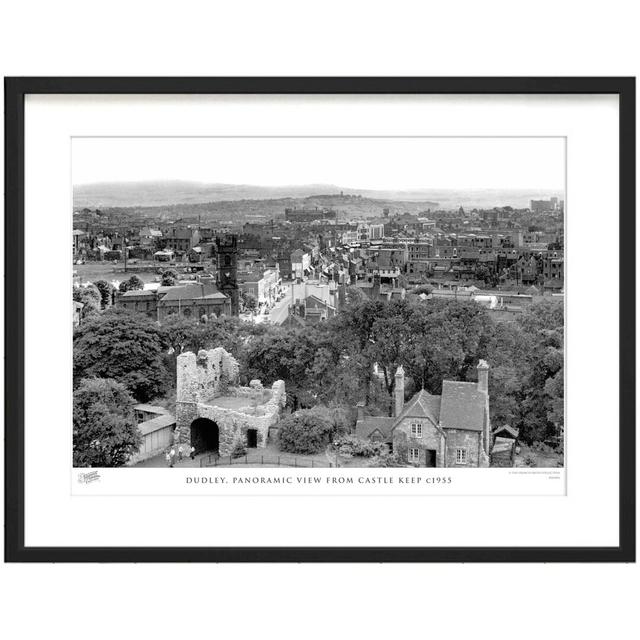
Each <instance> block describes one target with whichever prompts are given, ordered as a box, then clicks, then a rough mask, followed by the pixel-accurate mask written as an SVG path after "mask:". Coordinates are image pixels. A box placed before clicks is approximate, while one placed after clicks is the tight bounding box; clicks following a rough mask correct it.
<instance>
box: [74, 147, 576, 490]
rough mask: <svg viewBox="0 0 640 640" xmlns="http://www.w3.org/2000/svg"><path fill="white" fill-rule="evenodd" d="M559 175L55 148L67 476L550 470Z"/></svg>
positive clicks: (547, 164)
mask: <svg viewBox="0 0 640 640" xmlns="http://www.w3.org/2000/svg"><path fill="white" fill-rule="evenodd" d="M566 163H567V157H566V139H565V138H564V137H561V136H548V137H545V136H529V137H517V136H504V137H483V136H479V137H464V136H463V137H428V136H427V137H420V136H380V137H376V136H362V137H358V136H353V137H350V136H342V137H332V136H316V137H303V136H300V137H298V136H282V137H278V136H272V137H270V136H264V137H250V136H248V137H237V136H236V137H234V136H229V137H82V136H79V137H74V138H73V139H72V141H71V166H72V190H73V198H72V210H71V211H69V220H70V227H71V233H72V256H70V260H71V261H72V263H73V267H72V282H71V283H69V284H70V286H72V291H73V425H69V428H70V429H71V428H72V429H73V438H72V441H73V466H74V467H75V468H84V469H96V468H107V467H134V468H136V469H148V468H161V469H167V470H172V469H177V468H185V469H189V468H197V469H198V470H202V469H209V470H212V469H215V470H216V471H219V470H222V469H234V470H240V469H247V468H253V469H273V468H287V469H292V468H305V469H311V468H313V469H315V468H318V469H320V468H323V469H329V470H335V471H338V470H340V469H344V468H389V467H395V468H403V467H406V468H413V469H420V468H432V469H438V470H441V471H443V472H444V471H446V470H448V469H462V468H471V469H476V470H477V471H476V472H475V473H479V474H480V473H483V472H486V470H489V469H492V468H495V467H499V468H512V469H516V470H517V469H525V470H526V469H558V468H563V467H564V466H565V456H564V454H565V429H564V424H565V415H564V413H565V411H564V406H565V402H564V386H565V385H564V377H565V366H564V362H565V353H564V342H565V314H564V308H565V295H566V294H567V291H566V288H565V286H566V285H565V222H564V221H565V209H566V207H567V203H566V197H565V184H566ZM569 295H570V292H569ZM480 470H483V471H480ZM167 472H168V473H170V472H171V471H167ZM80 477H81V478H87V482H88V481H90V480H91V478H92V476H91V474H90V473H85V474H84V475H82V476H80ZM442 481H443V482H446V476H445V475H443V476H442Z"/></svg>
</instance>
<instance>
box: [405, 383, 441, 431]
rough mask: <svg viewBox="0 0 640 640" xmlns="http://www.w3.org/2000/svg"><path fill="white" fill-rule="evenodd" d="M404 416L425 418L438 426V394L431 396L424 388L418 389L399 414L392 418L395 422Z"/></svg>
mask: <svg viewBox="0 0 640 640" xmlns="http://www.w3.org/2000/svg"><path fill="white" fill-rule="evenodd" d="M405 418H427V419H429V420H431V422H433V424H434V425H435V426H438V423H439V422H440V396H433V395H431V394H430V393H429V392H428V391H425V390H424V389H422V390H421V391H418V393H416V394H415V395H414V396H413V398H411V400H409V402H407V404H405V406H404V408H403V409H402V412H401V413H400V415H399V416H398V417H397V418H394V422H395V423H396V424H397V423H398V422H400V421H401V420H404V419H405ZM394 426H395V425H394Z"/></svg>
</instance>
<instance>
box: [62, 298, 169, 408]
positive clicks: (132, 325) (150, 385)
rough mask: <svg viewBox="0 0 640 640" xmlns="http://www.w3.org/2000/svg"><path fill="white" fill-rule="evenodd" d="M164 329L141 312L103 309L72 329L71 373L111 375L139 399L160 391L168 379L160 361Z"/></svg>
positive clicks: (164, 348)
mask: <svg viewBox="0 0 640 640" xmlns="http://www.w3.org/2000/svg"><path fill="white" fill-rule="evenodd" d="M166 350H167V343H166V340H165V336H164V332H163V331H162V330H161V329H160V327H158V325H157V324H156V323H155V322H153V321H152V320H150V319H149V318H147V317H146V316H144V315H142V314H135V313H131V312H128V311H123V310H121V309H114V308H111V309H107V310H106V311H104V312H103V313H101V314H98V315H95V316H91V317H90V318H89V319H88V320H87V321H85V322H83V323H82V324H81V325H80V326H79V327H78V328H77V329H76V331H75V332H74V336H73V375H74V380H76V381H79V380H80V379H82V378H91V377H98V378H113V379H114V380H117V381H118V382H120V383H122V384H123V385H124V386H125V387H126V388H127V389H128V390H129V391H130V393H131V394H132V395H133V396H134V397H135V398H136V399H137V400H139V401H141V402H146V401H148V400H150V399H151V398H154V397H155V396H158V395H160V394H161V393H163V392H164V391H165V390H166V389H167V386H168V385H169V384H171V381H170V379H169V375H168V374H169V372H168V369H167V367H166V365H165V363H164V362H163V353H164V352H165V351H166Z"/></svg>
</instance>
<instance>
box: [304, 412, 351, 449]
mask: <svg viewBox="0 0 640 640" xmlns="http://www.w3.org/2000/svg"><path fill="white" fill-rule="evenodd" d="M310 411H311V412H312V413H314V414H315V415H317V416H319V417H320V418H324V419H325V420H326V421H327V422H329V423H330V424H331V429H332V436H333V437H334V438H335V437H336V436H342V435H344V434H348V433H349V431H350V430H351V428H352V427H354V426H355V419H354V417H355V416H352V415H350V412H349V408H348V407H342V406H339V405H334V406H330V407H326V406H324V405H316V406H315V407H313V408H312V409H310ZM356 455H358V454H356Z"/></svg>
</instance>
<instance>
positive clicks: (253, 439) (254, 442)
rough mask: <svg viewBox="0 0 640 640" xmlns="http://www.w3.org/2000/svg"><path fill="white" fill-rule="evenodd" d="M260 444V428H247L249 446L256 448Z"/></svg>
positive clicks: (249, 447)
mask: <svg viewBox="0 0 640 640" xmlns="http://www.w3.org/2000/svg"><path fill="white" fill-rule="evenodd" d="M257 446H258V430H257V429H247V448H248V449H255V448H256V447H257Z"/></svg>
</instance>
